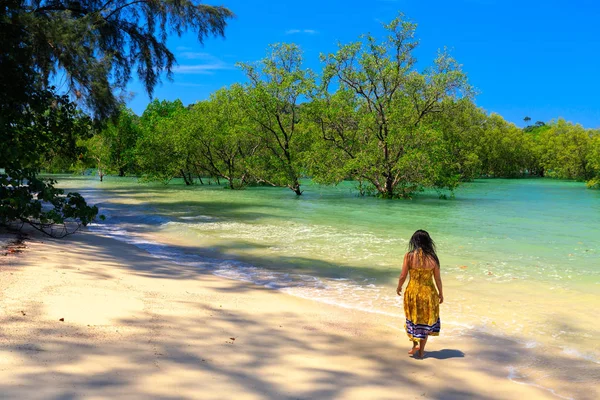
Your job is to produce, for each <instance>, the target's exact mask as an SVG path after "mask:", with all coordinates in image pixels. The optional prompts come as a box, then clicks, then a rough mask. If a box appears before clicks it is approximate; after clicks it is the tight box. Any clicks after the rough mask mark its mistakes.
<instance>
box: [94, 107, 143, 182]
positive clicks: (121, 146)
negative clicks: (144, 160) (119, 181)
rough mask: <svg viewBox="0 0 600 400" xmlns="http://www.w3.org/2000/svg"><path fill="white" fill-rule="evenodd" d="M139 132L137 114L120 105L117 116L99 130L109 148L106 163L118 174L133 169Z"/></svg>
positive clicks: (123, 173)
mask: <svg viewBox="0 0 600 400" xmlns="http://www.w3.org/2000/svg"><path fill="white" fill-rule="evenodd" d="M139 132H140V124H139V118H138V116H137V115H135V113H134V112H133V111H132V110H131V109H129V108H126V107H122V108H121V110H120V112H119V115H118V117H117V118H116V119H115V120H114V121H110V122H109V123H108V124H107V126H106V127H105V128H104V129H103V130H102V132H101V135H102V136H104V137H105V138H106V139H107V142H108V143H107V144H108V147H109V149H110V150H109V152H110V154H109V161H108V165H109V166H110V169H111V170H114V171H116V172H117V173H118V175H119V176H125V174H126V173H128V172H129V173H131V172H134V171H135V167H136V165H135V146H136V143H137V140H138V137H139Z"/></svg>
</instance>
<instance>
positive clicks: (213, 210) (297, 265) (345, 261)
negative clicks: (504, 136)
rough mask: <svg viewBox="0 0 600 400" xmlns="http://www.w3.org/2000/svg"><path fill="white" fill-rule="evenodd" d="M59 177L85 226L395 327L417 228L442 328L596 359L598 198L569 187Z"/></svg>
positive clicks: (599, 355) (599, 348)
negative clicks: (84, 215)
mask: <svg viewBox="0 0 600 400" xmlns="http://www.w3.org/2000/svg"><path fill="white" fill-rule="evenodd" d="M59 181H60V185H61V186H63V187H65V188H69V189H71V188H72V189H78V190H80V191H81V192H82V193H84V194H85V195H86V196H87V197H88V199H89V200H91V201H92V202H96V203H97V204H98V205H99V207H100V208H101V213H103V214H105V215H106V216H107V219H106V221H105V222H104V223H101V224H99V225H97V226H96V227H94V228H92V229H96V230H100V231H102V232H103V233H105V234H109V235H111V236H113V237H117V238H119V239H121V240H125V241H129V242H131V243H135V244H136V245H138V246H139V247H141V248H144V249H146V250H148V251H149V252H151V253H153V254H154V255H156V256H158V257H165V258H168V259H170V260H172V261H176V262H180V263H186V264H191V265H194V266H196V267H197V268H205V269H210V270H211V271H212V272H213V273H215V274H217V275H221V276H225V277H229V278H233V279H241V280H246V281H251V282H255V283H258V284H261V285H265V286H268V287H271V288H276V289H280V290H283V291H285V292H288V293H291V294H293V295H297V296H302V297H306V298H311V299H314V300H317V301H323V302H327V303H333V304H338V305H340V306H343V307H350V308H358V309H363V310H367V311H370V312H378V313H385V314H391V315H397V316H398V317H399V327H402V322H401V318H402V315H403V311H402V308H401V300H400V298H399V297H397V296H396V294H395V286H396V282H397V277H398V274H399V271H400V267H401V262H402V257H403V254H404V252H405V251H406V246H407V242H408V239H409V238H410V235H411V234H412V233H413V232H414V231H415V230H416V229H425V230H427V231H429V232H430V234H431V235H432V237H433V238H434V239H435V240H436V242H437V245H438V253H439V256H440V259H441V263H442V277H443V280H444V285H445V290H444V292H445V300H446V301H445V303H444V304H443V305H442V306H441V307H442V308H441V317H442V334H447V335H457V336H461V335H476V334H477V333H478V332H479V333H480V332H486V333H491V334H495V335H505V336H506V337H511V338H516V339H518V340H519V341H521V342H522V343H523V346H524V348H534V347H540V346H541V347H547V348H549V349H550V348H551V349H554V350H557V349H558V350H560V351H562V352H564V353H567V354H569V355H571V356H573V355H575V356H576V357H580V358H584V359H586V360H589V361H591V362H594V363H598V362H599V360H600V341H599V340H598V338H600V328H599V327H598V325H597V324H595V318H594V315H597V312H598V311H597V310H598V307H599V306H600V290H599V289H600V229H599V227H600V192H599V191H592V190H587V189H585V185H584V184H582V183H577V182H564V181H554V180H544V179H523V180H479V181H475V182H473V183H468V184H465V185H464V186H463V187H462V188H461V189H459V191H457V193H456V198H455V199H451V200H439V199H438V198H437V196H436V195H435V194H433V193H430V194H428V193H425V194H422V195H420V196H418V197H417V198H415V199H414V200H398V201H389V200H381V199H376V198H369V197H367V198H361V197H358V196H357V195H356V192H355V191H354V190H353V184H352V183H351V182H345V183H344V184H342V185H340V186H338V187H322V186H318V185H314V184H311V183H310V181H306V182H304V183H305V185H304V189H305V192H304V194H303V196H301V197H296V196H295V195H294V194H293V193H292V192H291V191H289V190H286V189H278V188H249V189H247V190H243V191H230V190H227V189H223V188H222V187H218V186H216V185H212V186H206V185H205V186H200V185H197V186H194V187H185V186H184V185H183V184H182V183H181V182H174V183H172V184H170V185H168V186H164V185H162V184H139V183H137V182H136V180H135V179H131V178H108V179H107V180H105V182H103V183H100V182H98V181H97V180H95V179H94V178H80V177H62V178H61V179H60V180H59ZM576 342H577V343H579V346H578V347H576V346H575V343H576ZM581 348H585V349H586V350H585V351H580V350H578V349H581Z"/></svg>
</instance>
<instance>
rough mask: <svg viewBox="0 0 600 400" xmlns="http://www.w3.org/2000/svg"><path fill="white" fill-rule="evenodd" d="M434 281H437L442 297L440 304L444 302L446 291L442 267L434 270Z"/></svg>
mask: <svg viewBox="0 0 600 400" xmlns="http://www.w3.org/2000/svg"><path fill="white" fill-rule="evenodd" d="M433 279H434V280H435V285H436V286H437V290H438V295H439V296H440V304H442V303H443V302H444V291H443V289H442V276H441V274H440V266H439V265H437V263H436V266H435V267H434V268H433Z"/></svg>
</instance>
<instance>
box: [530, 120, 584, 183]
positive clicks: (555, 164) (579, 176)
mask: <svg viewBox="0 0 600 400" xmlns="http://www.w3.org/2000/svg"><path fill="white" fill-rule="evenodd" d="M548 126H549V128H548V129H546V130H544V131H543V132H541V133H540V134H539V138H538V139H539V145H540V163H541V164H542V165H543V167H544V169H545V170H546V171H547V174H546V175H548V176H551V177H555V178H560V179H576V180H589V179H592V178H593V177H594V167H593V165H594V163H593V161H592V163H590V161H591V159H590V152H591V150H592V136H593V132H592V131H591V130H586V129H584V128H583V127H582V126H581V125H579V124H577V125H575V124H572V123H570V122H567V121H565V120H564V119H559V120H557V121H556V122H552V123H550V124H549V125H548Z"/></svg>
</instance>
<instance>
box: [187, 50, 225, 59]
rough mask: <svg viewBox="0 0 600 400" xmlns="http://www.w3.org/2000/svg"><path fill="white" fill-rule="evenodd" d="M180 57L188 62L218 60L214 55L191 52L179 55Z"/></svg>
mask: <svg viewBox="0 0 600 400" xmlns="http://www.w3.org/2000/svg"><path fill="white" fill-rule="evenodd" d="M179 56H180V57H182V58H185V59H186V60H214V59H217V57H215V56H213V55H212V54H208V53H201V52H200V53H196V52H190V51H184V52H183V53H180V54H179Z"/></svg>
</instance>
